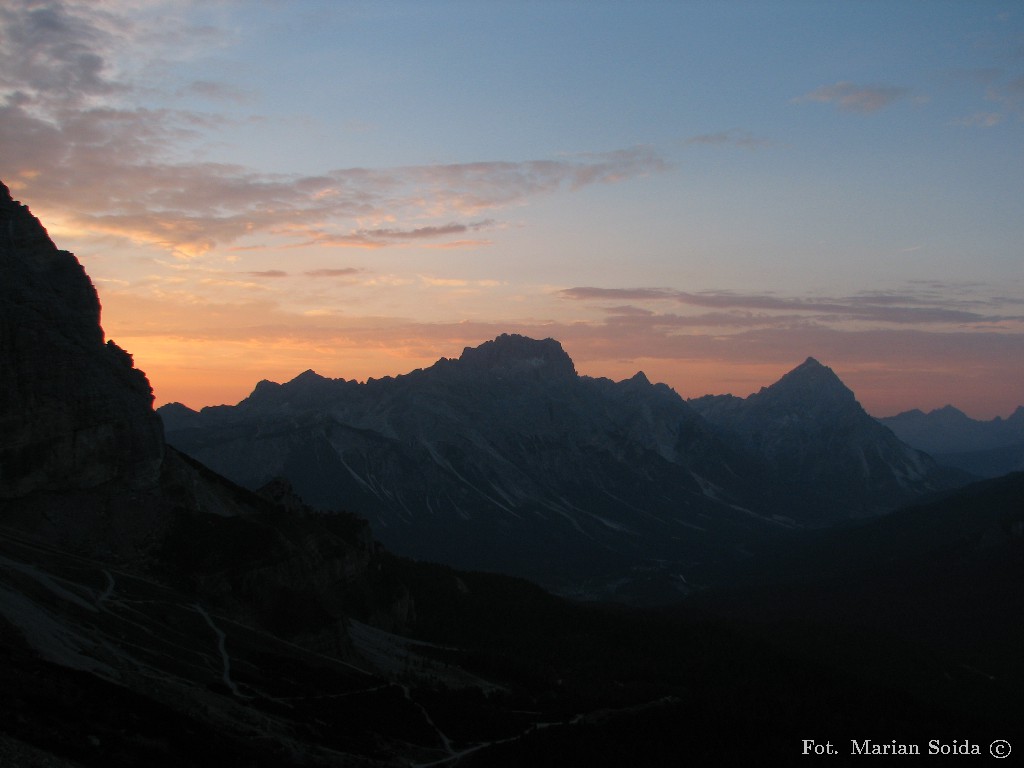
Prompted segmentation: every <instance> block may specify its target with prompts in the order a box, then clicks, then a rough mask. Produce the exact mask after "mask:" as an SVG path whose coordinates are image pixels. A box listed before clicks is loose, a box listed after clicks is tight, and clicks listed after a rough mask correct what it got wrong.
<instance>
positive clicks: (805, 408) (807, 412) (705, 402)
mask: <svg viewBox="0 0 1024 768" xmlns="http://www.w3.org/2000/svg"><path fill="white" fill-rule="evenodd" d="M689 403H690V405H692V406H693V407H694V408H695V409H696V410H697V411H698V412H699V413H700V414H701V415H703V416H704V417H705V418H706V419H708V420H709V421H710V422H711V423H712V424H714V425H716V426H717V427H718V428H719V429H720V430H721V434H722V435H723V436H725V437H726V439H732V440H736V441H739V442H740V443H741V444H743V445H744V446H745V447H746V449H747V450H749V451H751V452H752V453H753V454H755V455H756V456H757V457H758V458H759V459H760V461H761V462H762V463H763V465H764V466H765V468H766V470H767V471H768V473H769V474H770V476H771V477H773V478H774V479H775V483H774V485H773V484H772V483H768V484H766V488H767V489H768V490H767V492H768V493H769V494H771V495H772V496H774V497H775V499H776V501H777V503H779V504H783V503H788V504H790V505H791V506H792V508H793V509H796V510H803V513H802V514H800V515H799V517H800V518H801V519H804V520H806V521H807V522H809V523H812V524H825V523H831V522H836V521H838V520H842V519H844V518H848V517H861V516H870V515H874V514H878V513H880V512H883V511H885V510H887V509H892V508H893V507H894V506H895V505H897V504H899V503H902V502H906V501H909V500H911V499H913V498H914V497H915V496H918V495H919V494H921V493H922V492H926V491H930V490H938V489H940V488H944V487H949V480H948V479H945V478H943V477H942V473H941V471H940V470H939V469H938V466H937V465H936V464H935V462H934V461H933V460H932V458H931V457H929V456H928V455H927V454H925V453H923V452H921V451H918V450H916V449H914V448H911V447H910V446H908V445H906V444H905V443H903V442H901V441H900V440H899V439H898V438H897V437H896V436H895V435H894V434H893V433H892V432H891V431H889V430H888V429H886V428H885V427H882V426H881V425H880V424H879V423H878V422H877V421H875V420H874V419H873V418H871V416H869V415H868V414H867V412H866V411H865V410H864V409H863V408H862V407H861V405H860V403H859V402H857V399H856V397H855V396H854V394H853V392H852V391H851V390H850V389H849V388H848V387H847V386H846V385H845V384H843V382H842V381H841V380H840V378H839V377H838V376H837V375H836V374H835V372H834V371H833V370H832V369H831V368H829V367H827V366H825V365H822V364H821V363H819V362H818V361H817V360H815V359H814V358H813V357H808V358H807V359H806V360H805V361H804V362H803V363H801V364H800V365H799V366H797V367H796V368H794V369H793V370H791V371H790V372H789V373H787V374H785V375H784V376H782V378H780V379H779V380H778V381H777V382H775V383H774V384H772V385H771V386H768V387H764V388H762V389H761V390H760V391H759V392H756V393H754V394H752V395H750V396H749V397H747V398H745V399H744V398H739V397H734V396H732V395H709V396H706V397H702V398H698V399H696V400H690V401H689Z"/></svg>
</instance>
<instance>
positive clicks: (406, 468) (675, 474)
mask: <svg viewBox="0 0 1024 768" xmlns="http://www.w3.org/2000/svg"><path fill="white" fill-rule="evenodd" d="M158 413H160V414H161V416H162V417H163V419H164V424H165V429H166V431H167V440H168V442H169V443H170V444H171V445H174V446H175V447H176V448H178V449H179V450H181V451H183V452H185V453H186V454H188V455H190V456H192V457H193V458H195V459H197V460H199V461H201V462H203V463H204V464H206V465H207V466H209V467H211V468H212V469H214V470H216V471H217V472H219V473H221V474H223V475H224V476H226V477H228V478H231V479H232V480H234V481H235V482H237V483H239V484H241V485H243V486H245V487H249V488H258V487H260V486H262V485H263V484H265V483H267V482H268V481H270V480H271V479H272V478H274V477H285V478H287V479H288V481H289V482H290V484H291V486H292V487H293V488H294V489H295V491H296V493H298V495H299V496H301V497H302V498H303V499H304V500H305V501H307V502H308V503H310V504H311V505H313V506H315V507H317V508H321V509H324V510H331V509H338V508H342V507H344V508H346V509H348V510H350V511H353V512H356V513H357V514H359V515H361V516H364V517H366V518H368V519H369V520H370V522H371V525H372V526H373V531H374V535H375V536H376V537H377V538H379V539H380V540H381V541H382V542H383V543H384V544H385V545H386V546H387V547H388V548H389V549H391V550H392V551H394V552H397V553H400V554H404V555H408V556H412V557H417V558H420V559H425V560H433V561H438V562H445V563H448V564H451V565H455V566H458V567H464V568H474V569H483V570H492V571H499V572H506V573H512V574H515V575H519V576H525V577H527V578H530V579H533V580H536V581H539V582H540V583H542V584H544V585H545V586H547V587H549V588H552V589H555V590H557V591H559V592H562V593H566V594H575V595H588V594H589V595H592V596H605V597H607V596H610V595H612V594H614V595H616V596H617V597H619V598H628V596H629V591H630V590H631V589H633V588H634V587H635V586H636V585H637V584H639V583H648V582H652V581H657V582H659V583H660V584H661V585H662V587H664V588H665V590H666V591H665V594H666V595H667V596H670V597H671V596H672V595H677V593H679V592H686V591H688V589H689V588H690V587H691V586H692V585H694V584H706V583H708V582H709V581H713V580H714V579H715V578H717V576H716V574H718V573H720V572H721V571H722V570H723V569H724V570H728V569H729V568H730V567H731V564H732V563H733V562H735V561H736V560H737V559H742V558H743V557H746V556H747V555H748V554H749V552H750V551H751V549H753V548H756V547H757V546H760V542H763V541H765V540H768V539H772V538H774V537H777V536H782V535H785V534H786V532H787V531H790V530H792V529H794V528H802V527H818V526H822V525H834V524H839V523H845V522H849V521H850V520H854V519H858V518H865V517H871V516H874V515H878V514H881V513H883V512H886V511H890V510H892V509H894V508H896V507H897V506H898V505H900V504H902V503H905V502H907V501H910V500H912V499H915V498H918V497H920V496H922V495H923V494H926V493H931V492H935V491H938V490H941V489H944V488H949V487H951V486H952V485H954V484H955V482H956V480H957V478H953V477H951V476H950V474H949V473H946V472H941V471H939V469H938V467H937V465H936V464H935V463H934V462H933V461H932V459H931V458H930V457H929V456H927V455H925V454H924V453H922V452H920V451H917V450H915V449H913V448H911V447H909V446H907V445H905V444H903V443H901V442H900V441H899V440H898V439H897V438H896V437H895V436H894V435H893V434H892V432H891V431H890V430H888V429H886V428H885V427H883V426H881V425H880V424H878V422H876V421H875V420H874V419H872V418H871V417H870V416H868V415H867V414H866V413H865V412H864V410H863V409H862V408H861V407H860V405H859V404H858V403H857V401H856V399H855V397H854V395H853V393H852V392H851V391H850V390H849V389H847V388H846V387H845V386H844V385H843V383H842V382H841V381H840V380H839V378H838V377H837V376H836V375H835V373H834V372H833V371H832V370H831V369H829V368H827V367H825V366H823V365H821V364H820V363H818V362H817V361H815V360H813V359H808V360H807V361H806V362H804V363H803V364H802V365H800V366H798V367H797V368H796V369H794V370H793V371H791V372H790V373H789V374H787V375H786V376H784V377H783V378H782V379H781V380H780V381H778V382H777V383H775V384H773V385H772V386H770V387H766V388H764V389H763V390H761V392H759V393H757V394H754V395H751V396H750V397H749V398H746V399H742V398H737V397H732V396H721V397H705V398H701V399H699V400H691V401H689V402H687V401H684V400H683V399H682V398H681V397H680V396H679V395H678V394H677V393H676V392H675V391H673V390H672V389H671V388H669V387H668V386H666V385H664V384H652V383H651V382H650V381H649V380H648V379H647V377H646V376H644V374H643V373H638V374H636V375H635V376H634V377H633V378H631V379H626V380H623V381H619V382H613V381H611V380H608V379H603V378H591V377H587V376H580V375H578V374H577V373H576V370H575V367H574V364H573V362H572V360H571V359H570V358H569V356H568V355H567V354H566V353H565V351H564V350H563V349H562V347H561V345H560V344H559V343H558V342H557V341H555V340H553V339H544V340H535V339H530V338H526V337H523V336H516V335H507V334H506V335H502V336H499V337H498V338H496V339H494V340H492V341H488V342H485V343H484V344H482V345H480V346H478V347H469V348H466V349H465V350H464V351H463V353H462V355H461V356H460V357H459V358H458V359H441V360H439V361H438V362H437V363H435V364H434V365H433V366H430V367H429V368H426V369H420V370H416V371H413V372H412V373H409V374H406V375H404V376H397V377H394V378H385V379H379V380H372V379H371V380H370V381H367V382H366V383H364V384H360V383H358V382H355V381H346V380H344V379H327V378H324V377H322V376H319V375H317V374H316V373H314V372H313V371H306V372H305V373H303V374H301V375H299V376H297V377H296V378H295V379H293V380H291V381H289V382H287V383H285V384H275V383H272V382H268V381H263V382H260V383H259V384H258V385H257V386H256V388H255V390H254V391H253V392H252V394H251V395H250V396H249V397H248V398H246V399H245V400H243V401H242V402H240V403H239V404H238V405H236V406H217V407H209V408H203V409H202V410H201V411H198V412H196V411H192V410H190V409H187V408H185V407H184V406H182V405H180V404H173V405H168V406H164V407H162V408H160V409H159V411H158ZM609 590H611V591H609Z"/></svg>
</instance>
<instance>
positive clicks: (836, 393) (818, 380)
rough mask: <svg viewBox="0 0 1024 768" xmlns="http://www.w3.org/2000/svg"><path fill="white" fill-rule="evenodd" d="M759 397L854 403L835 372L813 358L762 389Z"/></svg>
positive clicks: (850, 392)
mask: <svg viewBox="0 0 1024 768" xmlns="http://www.w3.org/2000/svg"><path fill="white" fill-rule="evenodd" d="M759 395H762V396H769V397H773V398H779V397H782V398H785V399H787V400H794V401H797V400H799V401H803V402H821V401H824V400H829V401H835V402H850V403H855V402H856V398H855V397H854V395H853V392H852V391H851V390H850V389H849V388H848V387H847V386H846V385H845V384H843V382H842V380H841V379H840V378H839V377H838V376H837V375H836V374H835V371H833V370H832V369H831V368H829V367H828V366H827V365H822V364H821V363H819V362H818V361H817V360H815V359H814V358H813V357H808V358H807V359H806V360H805V361H804V362H803V363H801V364H800V365H798V366H797V367H796V368H794V369H793V370H791V371H790V372H789V373H787V374H785V375H784V376H783V377H782V378H781V379H779V380H778V381H777V382H775V383H774V384H772V385H771V386H770V387H765V388H764V389H762V390H761V392H760V393H759Z"/></svg>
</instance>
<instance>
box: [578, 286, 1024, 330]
mask: <svg viewBox="0 0 1024 768" xmlns="http://www.w3.org/2000/svg"><path fill="white" fill-rule="evenodd" d="M558 295H559V296H561V297H562V298H564V299H570V300H576V301H609V300H613V301H616V302H621V301H641V302H644V301H649V302H672V303H675V304H683V305H687V306H693V307H702V308H708V309H715V310H720V311H728V312H729V314H727V315H695V316H690V317H686V318H680V317H678V316H676V315H665V314H644V315H643V316H642V317H643V321H644V322H646V323H648V324H652V325H653V324H660V325H681V324H687V325H700V324H701V320H702V318H703V322H704V323H706V324H714V325H724V324H732V325H737V326H751V325H778V324H780V323H783V324H786V323H791V322H794V321H801V322H807V321H812V320H813V321H816V322H822V323H828V324H838V323H849V322H852V321H859V322H867V323H879V324H888V325H922V326H929V325H932V326H934V325H956V326H971V325H978V326H980V325H985V324H989V325H991V324H1000V323H1022V322H1024V316H1022V315H1018V314H1003V313H999V312H996V311H994V310H996V309H997V308H999V307H1000V306H1001V305H1003V304H1006V303H1008V302H1004V301H998V300H994V299H990V300H980V299H976V300H974V301H968V300H965V299H959V300H953V299H951V298H949V297H948V295H947V296H945V297H942V298H940V297H937V296H935V295H934V294H927V293H915V292H913V291H910V290H908V291H904V292H899V293H897V292H891V293H862V294H858V295H855V296H845V297H838V298H837V297H793V296H775V295H770V294H757V293H739V292H733V291H701V292H697V293H693V292H687V291H680V290H675V289H672V288H594V287H577V288H566V289H564V290H561V291H559V292H558ZM617 309H619V310H621V307H618V306H617ZM750 312H760V313H761V314H758V315H751V314H743V313H750ZM776 313H782V314H776ZM638 314H639V313H633V317H634V320H633V322H636V320H635V317H636V315H638Z"/></svg>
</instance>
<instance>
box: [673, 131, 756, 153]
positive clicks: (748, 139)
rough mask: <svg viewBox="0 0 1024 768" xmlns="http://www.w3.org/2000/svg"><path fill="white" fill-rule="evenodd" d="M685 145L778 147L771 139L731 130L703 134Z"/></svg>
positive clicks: (684, 142)
mask: <svg viewBox="0 0 1024 768" xmlns="http://www.w3.org/2000/svg"><path fill="white" fill-rule="evenodd" d="M683 144H684V145H694V144H696V145H705V146H726V147H730V146H731V147H741V148H743V149H765V148H768V147H774V146H776V142H774V141H772V140H770V139H764V138H760V137H758V136H754V135H752V134H751V133H749V132H747V131H739V130H730V131H718V132H717V133H702V134H699V135H697V136H690V137H689V138H687V139H685V140H684V141H683Z"/></svg>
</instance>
